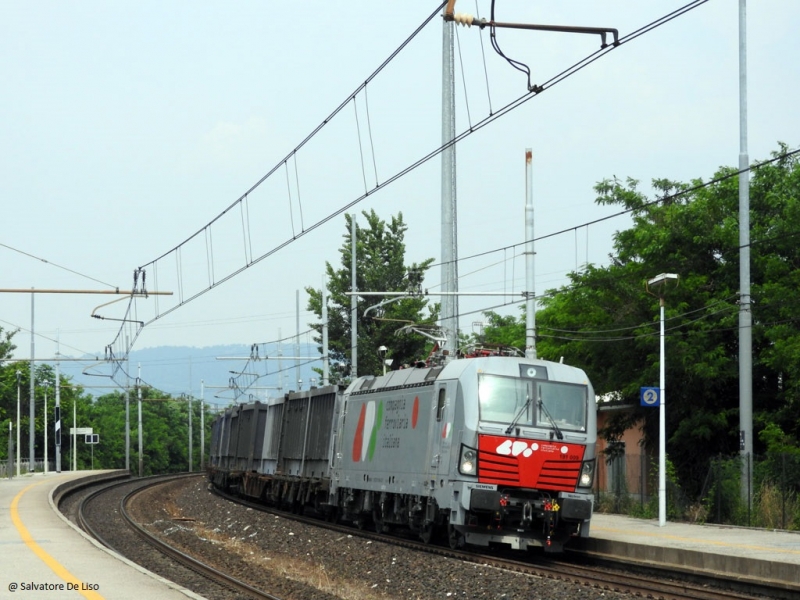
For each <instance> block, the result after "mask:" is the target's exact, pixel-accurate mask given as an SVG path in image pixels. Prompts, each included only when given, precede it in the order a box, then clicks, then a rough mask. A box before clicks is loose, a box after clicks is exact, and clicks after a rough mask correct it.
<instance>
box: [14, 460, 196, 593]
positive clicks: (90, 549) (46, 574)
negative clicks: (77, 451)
mask: <svg viewBox="0 0 800 600" xmlns="http://www.w3.org/2000/svg"><path fill="white" fill-rule="evenodd" d="M104 473H109V474H110V473H112V472H111V471H79V472H63V473H59V474H57V473H48V474H47V475H45V474H42V473H36V474H32V475H23V476H21V477H15V478H13V479H1V480H0V549H1V551H0V598H9V599H15V600H26V599H27V600H34V599H35V600H62V599H63V600H76V599H78V598H81V597H83V598H86V599H87V600H103V599H108V600H111V599H113V600H135V599H139V598H159V600H161V599H165V600H186V599H187V598H193V599H196V600H202V598H201V597H200V596H198V595H197V594H194V593H192V592H190V591H188V590H184V589H182V588H180V587H179V586H177V585H176V584H174V583H172V582H170V581H167V580H166V579H163V578H160V577H158V576H156V575H154V574H152V573H150V572H149V571H146V570H144V569H143V568H141V567H139V566H138V565H135V564H134V563H131V562H130V561H128V560H127V559H125V558H123V557H121V556H119V555H118V554H116V553H114V552H112V551H110V550H108V549H107V548H105V547H103V546H102V545H100V544H99V543H97V542H95V541H94V540H92V539H90V538H89V537H88V536H86V535H85V534H84V533H83V532H82V531H80V530H79V529H78V528H77V527H76V526H74V525H73V524H72V523H70V522H69V521H68V520H67V519H66V518H65V517H64V516H63V515H62V514H61V513H60V512H59V511H58V510H57V509H56V506H55V504H54V501H53V493H54V491H55V490H56V489H57V488H58V487H59V486H60V485H62V484H64V483H67V482H69V481H73V480H76V479H80V478H84V477H89V476H95V475H101V474H104Z"/></svg>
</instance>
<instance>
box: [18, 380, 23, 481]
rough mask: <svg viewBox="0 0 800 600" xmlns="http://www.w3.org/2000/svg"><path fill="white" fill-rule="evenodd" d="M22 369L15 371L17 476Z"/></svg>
mask: <svg viewBox="0 0 800 600" xmlns="http://www.w3.org/2000/svg"><path fill="white" fill-rule="evenodd" d="M21 379H22V371H17V477H19V463H20V459H21V457H20V446H19V419H20V410H21V409H20V389H19V388H20V380H21Z"/></svg>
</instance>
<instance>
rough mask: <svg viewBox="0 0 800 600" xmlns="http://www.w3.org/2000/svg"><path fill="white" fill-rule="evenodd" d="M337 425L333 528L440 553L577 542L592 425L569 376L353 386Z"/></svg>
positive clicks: (407, 379) (425, 372) (484, 361)
mask: <svg viewBox="0 0 800 600" xmlns="http://www.w3.org/2000/svg"><path fill="white" fill-rule="evenodd" d="M339 419H340V423H339V424H338V426H337V436H336V440H337V441H336V445H335V453H334V456H333V467H332V470H331V486H330V490H331V498H330V504H331V505H334V506H336V507H337V509H338V511H339V513H340V515H341V516H342V517H343V518H345V519H349V520H353V521H355V522H356V523H358V524H361V523H363V522H366V521H368V520H371V521H372V522H373V523H374V524H375V525H376V527H378V528H381V529H386V528H387V527H390V526H392V525H394V526H402V527H407V528H410V529H411V530H413V531H417V532H418V533H419V534H420V536H421V537H422V538H423V539H429V538H430V537H432V536H434V535H436V534H437V533H445V534H446V535H447V537H448V538H449V542H450V544H451V545H452V546H460V545H463V544H464V543H468V544H472V545H478V546H486V545H489V544H490V543H498V544H507V545H510V546H511V547H513V548H518V549H526V548H528V547H529V546H543V547H544V548H545V550H547V551H561V549H562V546H563V544H564V543H565V542H566V541H567V540H568V539H569V538H570V537H571V536H574V535H581V536H588V533H589V523H590V520H591V515H592V508H593V495H592V484H593V476H594V467H595V444H596V427H597V424H596V411H595V405H594V391H593V389H592V387H591V384H590V383H589V382H588V379H587V378H586V375H585V374H584V373H583V371H581V370H580V369H576V368H574V367H569V366H566V365H563V364H559V363H551V362H546V361H539V360H531V359H524V358H512V357H482V358H472V359H463V360H456V361H452V362H450V363H449V364H447V365H446V366H445V367H443V368H442V367H436V368H422V369H411V370H406V371H394V372H392V373H391V374H389V375H386V376H383V377H377V378H370V377H365V378H361V379H358V380H356V381H355V382H353V383H352V384H351V385H350V386H349V387H348V389H347V390H346V392H345V394H344V397H343V401H342V409H341V411H340V417H339Z"/></svg>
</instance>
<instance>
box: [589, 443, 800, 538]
mask: <svg viewBox="0 0 800 600" xmlns="http://www.w3.org/2000/svg"><path fill="white" fill-rule="evenodd" d="M598 462H599V464H598V469H597V486H596V501H597V508H596V510H598V511H602V512H612V513H621V514H628V515H631V516H638V517H645V518H653V517H655V516H657V513H658V465H657V464H656V462H655V459H654V458H653V457H650V456H647V455H632V454H627V455H625V454H622V455H617V456H614V457H613V458H610V459H607V460H603V459H602V458H601V459H600V460H599V461H598ZM743 478H744V481H745V482H746V483H747V486H746V487H745V486H743V485H742V481H743ZM743 489H744V490H745V491H744V492H743ZM748 489H749V490H751V493H750V494H747V493H746V490H748ZM666 491H667V518H668V519H670V520H681V521H691V522H703V523H720V524H728V525H742V526H748V527H763V528H769V529H800V498H799V496H798V493H800V454H793V453H773V454H769V455H766V456H754V457H753V460H752V461H749V460H746V459H745V457H743V456H741V455H735V456H732V457H724V456H718V457H715V458H713V459H712V460H711V462H710V464H709V466H708V470H707V473H706V476H705V479H704V481H703V485H702V487H701V491H700V492H699V494H698V495H697V497H689V496H687V495H686V494H685V493H684V491H683V489H682V488H681V487H680V485H679V484H678V478H677V477H676V475H675V473H674V471H673V470H672V466H671V464H670V463H669V462H668V463H667V490H666Z"/></svg>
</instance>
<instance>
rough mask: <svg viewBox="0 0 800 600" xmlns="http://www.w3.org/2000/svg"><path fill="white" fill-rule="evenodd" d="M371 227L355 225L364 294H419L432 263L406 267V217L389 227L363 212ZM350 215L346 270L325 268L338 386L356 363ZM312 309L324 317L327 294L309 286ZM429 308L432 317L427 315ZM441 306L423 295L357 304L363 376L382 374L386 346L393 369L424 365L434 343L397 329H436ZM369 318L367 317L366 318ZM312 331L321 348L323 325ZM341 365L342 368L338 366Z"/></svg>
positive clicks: (343, 252)
mask: <svg viewBox="0 0 800 600" xmlns="http://www.w3.org/2000/svg"><path fill="white" fill-rule="evenodd" d="M362 214H363V216H364V218H365V219H366V225H365V226H360V225H358V224H356V263H357V264H356V281H357V286H358V289H359V290H362V291H376V292H377V291H381V292H395V291H412V290H417V291H419V285H420V284H421V275H422V274H423V273H424V272H425V271H426V270H427V269H428V267H429V266H430V264H431V263H432V262H433V259H428V260H425V261H423V262H422V263H421V264H419V265H417V264H412V265H411V266H410V267H406V265H405V262H404V261H405V243H404V241H403V239H404V236H405V232H406V229H407V225H406V224H405V223H404V222H403V214H402V213H398V215H397V216H396V217H392V219H391V221H389V222H388V223H387V222H386V221H383V220H381V219H380V218H379V217H378V216H377V214H376V213H375V211H374V210H373V211H370V212H366V211H365V212H363V213H362ZM351 218H352V217H351V216H350V215H348V214H346V215H345V225H346V229H345V233H344V235H343V236H342V237H343V242H342V246H341V248H340V249H339V254H340V257H341V267H340V268H339V269H335V268H334V266H333V265H332V264H331V263H330V262H326V263H325V272H326V276H327V280H328V340H329V353H330V358H331V361H332V364H334V367H332V377H331V379H332V380H333V381H337V380H339V379H341V378H342V377H344V376H345V375H346V374H349V367H350V364H351V359H352V353H351V348H350V345H351V342H350V332H351V326H350V316H351V310H350V296H347V295H346V293H347V292H349V291H351V287H352V286H351V280H352V277H351V257H352V245H351V238H350V227H351ZM306 292H308V294H309V301H308V309H309V310H311V311H313V312H314V313H315V314H316V315H317V317H318V318H320V319H321V318H322V290H320V289H315V288H311V287H308V288H306ZM426 309H427V314H424V313H425V311H426ZM437 311H438V306H434V307H430V306H428V301H427V300H426V299H424V298H422V297H420V296H414V297H407V298H403V299H399V300H397V299H395V298H394V297H384V296H369V297H367V298H366V299H364V298H362V299H360V300H359V302H358V308H357V318H358V328H357V330H358V341H357V344H358V375H365V374H372V375H378V374H380V373H382V372H383V363H382V359H381V356H379V355H378V351H377V350H378V348H379V347H380V346H386V347H387V348H388V353H387V355H386V358H387V359H393V361H394V362H393V365H392V367H393V368H397V367H399V366H400V365H403V364H410V363H413V362H415V361H418V360H424V359H425V357H426V355H427V350H428V349H429V346H430V344H429V343H428V341H427V340H426V338H424V337H422V336H420V335H417V334H402V335H397V334H396V332H397V330H398V329H400V328H401V327H403V326H405V325H409V324H420V323H426V324H429V325H430V324H432V323H433V322H435V321H436V318H437ZM365 313H366V314H365ZM311 326H312V327H313V328H314V329H315V330H316V331H317V332H318V333H319V336H318V337H317V342H318V343H321V341H322V338H321V332H322V325H321V323H314V324H311ZM337 364H338V368H336V366H335V365H337Z"/></svg>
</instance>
